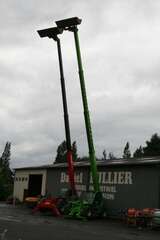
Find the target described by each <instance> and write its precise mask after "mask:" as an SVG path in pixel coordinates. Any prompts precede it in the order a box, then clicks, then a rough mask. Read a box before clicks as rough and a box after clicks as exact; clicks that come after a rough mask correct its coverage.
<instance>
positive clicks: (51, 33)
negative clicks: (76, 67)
mask: <svg viewBox="0 0 160 240" xmlns="http://www.w3.org/2000/svg"><path fill="white" fill-rule="evenodd" d="M62 32H63V30H62V29H61V28H57V27H54V28H48V29H43V30H39V31H38V34H39V35H40V37H49V38H52V39H54V40H55V41H56V42H57V50H58V59H59V70H60V79H61V90H62V101H63V110H64V124H65V135H66V145H67V162H68V175H69V182H70V187H71V190H72V194H76V189H75V181H74V167H73V155H72V146H71V137H70V126H69V117H68V107H67V97H66V88H65V80H64V72H63V61H62V52H61V43H60V39H59V38H58V36H57V35H58V34H61V33H62Z"/></svg>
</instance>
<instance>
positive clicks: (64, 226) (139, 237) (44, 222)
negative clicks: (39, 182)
mask: <svg viewBox="0 0 160 240" xmlns="http://www.w3.org/2000/svg"><path fill="white" fill-rule="evenodd" d="M50 239H54V240H82V239H83V240H105V239H108V240H159V239H160V231H159V230H156V231H155V230H150V229H137V228H134V227H130V228H128V227H127V226H126V225H125V224H124V223H123V222H119V221H116V220H91V221H79V220H70V219H64V218H63V217H61V218H55V217H53V216H44V215H42V214H40V213H37V214H35V215H32V214H31V210H30V209H27V208H25V207H24V206H12V205H6V204H5V203H0V240H50Z"/></svg>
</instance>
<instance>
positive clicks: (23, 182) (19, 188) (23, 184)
mask: <svg viewBox="0 0 160 240" xmlns="http://www.w3.org/2000/svg"><path fill="white" fill-rule="evenodd" d="M30 174H42V190H41V194H42V195H45V194H46V175H47V171H46V170H43V169H42V170H16V172H15V178H14V190H13V196H14V197H16V198H18V199H19V200H20V201H23V198H24V190H25V189H26V190H28V183H29V175H30Z"/></svg>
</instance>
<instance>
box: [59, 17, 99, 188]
mask: <svg viewBox="0 0 160 240" xmlns="http://www.w3.org/2000/svg"><path fill="white" fill-rule="evenodd" d="M81 21H82V20H81V19H79V18H77V17H74V18H68V19H64V20H60V21H56V24H57V27H58V28H60V29H63V30H69V31H72V32H73V33H74V40H75V47H76V54H77V61H78V68H79V78H80V86H81V94H82V102H83V109H84V119H85V125H86V133H87V140H88V148H89V156H90V164H91V173H92V180H93V186H94V191H95V192H99V190H100V188H99V180H98V172H97V165H96V157H95V150H94V143H93V137H92V128H91V122H90V115H89V110H88V102H87V94H86V88H85V81H84V74H83V68H82V59H81V52H80V44H79V38H78V28H77V25H79V24H80V23H81Z"/></svg>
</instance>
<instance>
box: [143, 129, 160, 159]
mask: <svg viewBox="0 0 160 240" xmlns="http://www.w3.org/2000/svg"><path fill="white" fill-rule="evenodd" d="M146 145H147V146H146V147H144V148H143V152H144V154H143V155H144V157H149V156H152V157H153V156H160V136H158V134H157V133H155V134H153V135H152V136H151V139H150V140H149V141H146Z"/></svg>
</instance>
